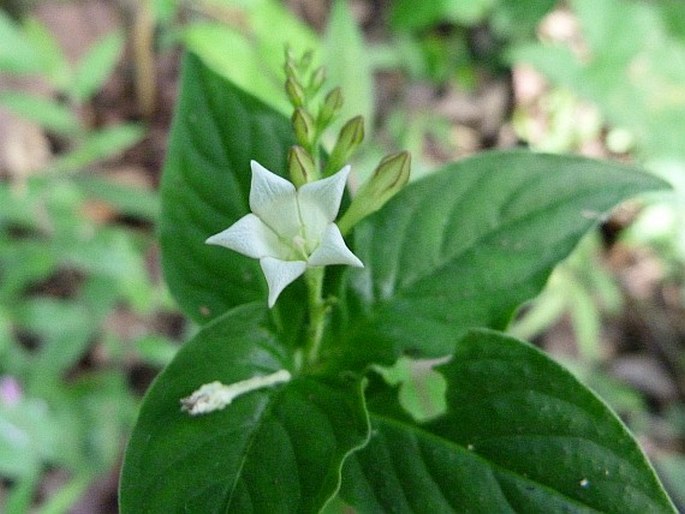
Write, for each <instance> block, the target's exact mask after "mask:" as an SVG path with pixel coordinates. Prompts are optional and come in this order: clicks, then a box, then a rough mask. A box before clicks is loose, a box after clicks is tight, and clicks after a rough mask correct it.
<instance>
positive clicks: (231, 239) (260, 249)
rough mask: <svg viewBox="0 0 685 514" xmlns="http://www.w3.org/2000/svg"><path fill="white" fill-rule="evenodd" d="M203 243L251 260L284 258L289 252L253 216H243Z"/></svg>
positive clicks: (274, 235)
mask: <svg viewBox="0 0 685 514" xmlns="http://www.w3.org/2000/svg"><path fill="white" fill-rule="evenodd" d="M205 243H207V244H210V245H220V246H225V247H226V248H230V249H231V250H235V251H236V252H238V253H242V254H243V255H247V256H248V257H252V258H253V259H261V258H262V257H267V256H268V257H281V256H283V257H285V256H287V255H288V252H289V251H290V250H289V249H288V248H287V247H286V246H285V245H283V243H281V242H280V241H279V239H278V237H277V236H276V234H274V232H273V231H272V230H271V229H270V228H269V227H267V226H266V225H265V224H264V223H262V220H260V219H259V218H258V217H257V216H255V215H254V214H247V215H245V216H243V217H242V218H240V219H239V220H238V221H236V222H235V223H234V224H233V225H231V226H230V227H228V228H227V229H226V230H224V231H222V232H219V233H218V234H214V235H213V236H211V237H208V238H207V240H206V241H205Z"/></svg>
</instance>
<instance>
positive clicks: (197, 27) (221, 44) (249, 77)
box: [183, 23, 290, 114]
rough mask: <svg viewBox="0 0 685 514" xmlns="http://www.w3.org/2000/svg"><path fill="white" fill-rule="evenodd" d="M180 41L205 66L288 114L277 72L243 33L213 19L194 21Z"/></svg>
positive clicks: (286, 101) (285, 99) (287, 105)
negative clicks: (269, 66)
mask: <svg viewBox="0 0 685 514" xmlns="http://www.w3.org/2000/svg"><path fill="white" fill-rule="evenodd" d="M183 41H184V43H185V45H186V47H187V48H188V49H189V50H191V51H192V52H193V53H195V54H196V55H198V56H200V57H201V58H202V60H203V62H204V63H205V64H206V65H207V66H208V67H210V68H211V69H213V70H214V71H216V72H217V73H219V74H220V75H222V76H223V77H225V78H227V79H228V80H230V81H231V82H233V83H234V84H235V85H237V86H238V87H240V88H241V89H243V90H244V91H249V92H250V94H252V95H254V96H255V97H257V98H259V99H260V100H261V101H262V102H264V103H267V104H269V105H271V106H272V107H273V108H274V109H276V110H278V111H279V112H281V113H283V114H288V111H289V109H290V106H289V104H288V100H287V98H286V96H285V94H284V93H283V87H282V84H281V83H280V81H279V75H277V74H276V73H275V72H274V71H273V70H267V69H266V68H265V66H264V61H263V60H262V59H260V55H259V50H258V48H257V47H255V46H254V44H253V43H252V42H251V41H250V40H249V39H248V38H247V37H245V36H244V35H243V34H240V33H239V32H236V31H234V30H231V29H230V28H228V27H226V26H224V25H219V24H215V23H193V24H192V25H190V26H189V27H187V28H186V29H185V30H184V31H183Z"/></svg>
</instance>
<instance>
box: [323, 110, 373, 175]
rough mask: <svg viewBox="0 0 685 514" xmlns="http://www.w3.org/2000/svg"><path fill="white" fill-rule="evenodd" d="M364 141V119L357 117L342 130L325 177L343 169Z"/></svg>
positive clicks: (329, 160)
mask: <svg viewBox="0 0 685 514" xmlns="http://www.w3.org/2000/svg"><path fill="white" fill-rule="evenodd" d="M363 140H364V118H362V117H361V116H356V117H354V118H352V119H351V120H349V121H348V122H347V123H345V125H343V127H342V128H341V129H340V134H339V135H338V140H337V141H336V143H335V146H334V147H333V151H332V152H331V156H330V158H329V159H328V164H326V169H325V171H324V176H328V175H331V174H333V173H335V172H336V171H338V170H339V169H340V168H342V167H343V166H344V165H345V163H346V162H347V161H348V160H349V158H350V156H351V155H352V153H353V152H354V151H355V150H356V149H357V147H358V146H359V145H360V144H361V142H362V141H363Z"/></svg>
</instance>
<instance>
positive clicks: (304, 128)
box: [291, 107, 315, 148]
mask: <svg viewBox="0 0 685 514" xmlns="http://www.w3.org/2000/svg"><path fill="white" fill-rule="evenodd" d="M291 122H292V124H293V130H294V131H295V138H296V139H297V142H298V143H300V145H302V146H304V147H305V148H308V147H310V146H311V143H312V141H313V140H314V135H315V129H314V120H312V117H311V116H310V114H309V113H308V112H307V111H305V110H304V109H303V108H302V107H298V108H296V109H295V111H293V116H292V118H291Z"/></svg>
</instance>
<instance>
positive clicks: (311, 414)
mask: <svg viewBox="0 0 685 514" xmlns="http://www.w3.org/2000/svg"><path fill="white" fill-rule="evenodd" d="M265 311H266V306H263V305H261V302H260V303H258V304H257V303H253V304H250V305H244V306H241V307H238V308H236V309H234V310H232V311H229V312H228V313H226V314H225V315H224V316H222V317H220V318H218V319H217V320H215V321H214V322H212V323H210V324H208V325H206V326H205V327H204V328H203V329H202V330H201V331H200V333H199V334H198V335H197V336H196V337H195V338H194V339H193V340H192V341H190V342H189V343H188V344H187V345H186V346H185V347H184V348H183V349H182V350H181V351H180V352H179V353H178V355H177V357H176V358H175V359H174V360H173V362H172V363H171V364H170V365H169V367H167V368H166V369H165V370H164V371H163V372H162V374H161V375H160V376H159V377H158V378H157V379H156V380H155V382H154V384H153V386H152V387H151V389H150V390H149V392H148V393H147V396H146V398H145V401H144V404H143V407H142V410H141V413H140V417H139V419H138V422H137V425H136V427H135V430H134V432H133V435H132V438H131V441H130V443H129V446H128V450H127V452H126V459H125V462H124V469H123V472H122V481H121V490H120V498H121V510H122V513H124V514H126V513H135V514H143V513H160V514H161V513H164V514H168V513H171V512H202V513H205V514H210V513H219V512H221V513H226V512H239V513H245V512H252V513H265V514H271V513H273V512H279V513H280V512H301V513H306V512H318V511H319V509H320V508H321V507H322V506H323V505H324V504H325V502H326V501H328V499H330V497H331V496H333V495H334V494H335V492H336V491H337V489H338V486H339V481H340V468H341V466H342V461H343V459H344V458H345V457H346V455H347V454H348V453H349V452H350V451H352V450H353V449H356V448H359V447H360V446H362V445H363V444H364V443H365V442H366V440H367V437H368V420H367V415H366V410H365V407H364V400H363V396H362V389H361V383H360V381H359V380H358V379H356V380H355V379H352V380H349V381H347V382H332V381H324V380H318V379H315V378H314V377H309V376H295V377H294V378H293V379H292V380H291V381H290V382H288V383H287V384H285V385H280V386H276V387H271V388H265V389H259V390H255V391H252V392H249V393H246V394H244V395H243V396H240V397H238V398H236V399H235V400H234V401H233V403H231V404H230V405H229V406H227V407H226V408H225V409H224V410H222V411H218V412H213V413H210V414H206V415H203V416H197V417H191V416H189V415H188V414H186V413H183V412H181V410H180V405H179V399H180V398H182V397H185V396H188V395H189V394H190V393H191V392H192V391H194V390H196V389H197V388H199V387H200V386H201V385H202V384H205V383H209V382H213V381H215V380H219V381H221V382H223V383H225V384H229V383H233V382H236V381H239V380H244V379H247V378H250V377H252V376H255V375H266V374H269V373H272V372H275V371H276V370H279V369H284V368H286V369H287V368H290V367H291V364H292V363H291V362H290V360H289V358H288V357H286V355H285V354H284V353H283V351H282V345H280V342H279V341H278V340H277V339H276V337H275V336H274V335H273V334H272V332H271V331H270V330H269V328H268V326H267V324H266V321H265V320H266V312H265Z"/></svg>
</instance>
